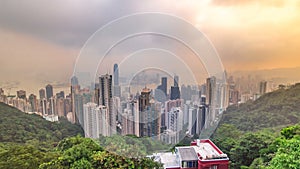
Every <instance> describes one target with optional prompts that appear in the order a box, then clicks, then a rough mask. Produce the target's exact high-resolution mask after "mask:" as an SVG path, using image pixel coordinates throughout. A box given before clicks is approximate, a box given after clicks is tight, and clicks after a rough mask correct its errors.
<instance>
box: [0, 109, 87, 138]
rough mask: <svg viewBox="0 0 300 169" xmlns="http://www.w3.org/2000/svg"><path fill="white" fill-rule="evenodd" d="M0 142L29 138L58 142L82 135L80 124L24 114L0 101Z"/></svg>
mask: <svg viewBox="0 0 300 169" xmlns="http://www.w3.org/2000/svg"><path fill="white" fill-rule="evenodd" d="M0 131H1V132H0V142H14V143H26V142H28V141H30V140H35V141H40V142H43V141H47V142H49V141H50V142H58V141H60V140H62V139H63V138H66V137H70V136H76V135H78V134H79V135H83V130H82V128H81V127H80V126H78V125H74V124H71V123H70V122H68V121H67V120H66V119H60V122H49V121H46V120H45V119H43V118H42V117H41V116H38V115H35V114H26V113H23V112H21V111H19V110H18V109H16V108H14V107H11V106H9V105H6V104H4V103H0Z"/></svg>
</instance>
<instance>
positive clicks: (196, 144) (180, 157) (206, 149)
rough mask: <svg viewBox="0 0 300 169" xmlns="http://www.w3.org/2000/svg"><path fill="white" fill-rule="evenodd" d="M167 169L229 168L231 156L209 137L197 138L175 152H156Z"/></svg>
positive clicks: (156, 159) (157, 157) (155, 155)
mask: <svg viewBox="0 0 300 169" xmlns="http://www.w3.org/2000/svg"><path fill="white" fill-rule="evenodd" d="M154 159H155V161H157V162H161V163H162V164H163V165H164V168H165V169H228V168H229V158H228V157H227V155H226V154H224V153H223V152H222V151H221V150H220V149H219V148H218V147H217V146H216V145H215V144H214V143H213V142H212V141H210V140H209V139H203V140H195V141H193V142H192V143H191V146H184V147H175V151H174V152H167V153H157V154H154Z"/></svg>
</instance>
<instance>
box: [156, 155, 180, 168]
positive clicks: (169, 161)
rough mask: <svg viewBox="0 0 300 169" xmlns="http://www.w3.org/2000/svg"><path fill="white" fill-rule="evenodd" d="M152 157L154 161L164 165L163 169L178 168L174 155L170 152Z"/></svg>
mask: <svg viewBox="0 0 300 169" xmlns="http://www.w3.org/2000/svg"><path fill="white" fill-rule="evenodd" d="M153 156H154V157H155V158H154V160H155V161H158V162H161V163H162V164H164V167H165V168H176V167H180V165H179V163H178V160H177V158H176V154H175V153H172V152H167V153H156V154H154V155H153Z"/></svg>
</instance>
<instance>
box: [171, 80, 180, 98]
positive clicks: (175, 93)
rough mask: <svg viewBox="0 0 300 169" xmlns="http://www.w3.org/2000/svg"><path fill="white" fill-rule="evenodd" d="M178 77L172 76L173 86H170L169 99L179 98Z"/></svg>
mask: <svg viewBox="0 0 300 169" xmlns="http://www.w3.org/2000/svg"><path fill="white" fill-rule="evenodd" d="M178 82H179V77H178V76H174V86H171V97H170V99H171V100H176V99H180V90H179V86H178Z"/></svg>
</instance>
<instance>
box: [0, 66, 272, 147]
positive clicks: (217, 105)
mask: <svg viewBox="0 0 300 169" xmlns="http://www.w3.org/2000/svg"><path fill="white" fill-rule="evenodd" d="M158 78H160V79H159V80H160V84H159V85H158V86H156V87H154V88H149V87H147V86H145V87H144V88H143V89H141V90H140V91H139V92H137V93H131V92H130V90H126V89H125V88H124V89H123V87H122V88H121V86H122V85H120V82H119V68H118V65H117V64H115V65H114V67H113V74H112V75H111V74H104V75H100V76H99V77H98V79H97V80H96V81H95V84H93V85H92V86H91V87H81V86H80V83H79V79H78V78H77V77H76V76H73V77H72V78H71V86H70V91H71V92H70V94H68V95H65V93H64V92H63V91H61V92H58V93H56V94H55V95H54V93H53V86H52V85H50V84H48V85H47V86H45V88H43V89H40V90H39V98H38V97H37V96H36V95H34V94H30V95H29V96H28V97H27V95H26V91H24V90H19V91H17V95H16V96H12V95H8V96H6V95H4V91H3V90H2V89H0V101H1V102H5V103H7V104H9V105H12V106H14V107H16V108H18V109H19V110H21V111H23V112H27V113H36V114H39V115H41V116H43V117H44V118H45V119H47V120H49V121H58V119H59V117H66V118H67V119H68V120H69V121H71V122H72V123H78V124H80V125H81V126H82V127H83V129H84V131H85V136H86V137H91V138H99V136H100V135H103V136H112V135H114V134H121V135H128V134H131V135H136V136H138V137H152V138H153V139H156V140H161V141H163V142H165V143H170V144H175V143H178V142H179V141H180V138H183V137H184V136H186V135H187V134H188V135H191V136H193V135H200V134H201V132H202V131H203V130H205V129H207V128H210V127H212V126H213V125H215V124H217V122H218V120H220V115H221V114H222V112H223V111H224V110H226V108H227V106H228V105H233V104H239V103H241V102H245V101H247V100H249V99H255V98H256V97H259V96H260V95H262V94H264V93H266V92H267V82H265V81H262V82H260V83H259V86H258V88H259V90H258V92H257V95H251V96H250V95H246V94H241V92H240V91H241V90H240V89H239V88H240V86H239V85H240V84H241V83H236V82H234V80H233V78H232V77H230V78H229V79H226V80H224V79H223V81H222V79H218V78H216V77H214V76H212V77H209V78H207V79H206V82H205V83H204V84H202V85H194V86H192V85H185V84H182V85H181V86H180V83H179V79H180V78H179V76H177V75H175V76H174V77H172V78H171V79H170V78H169V79H168V77H158ZM170 82H171V85H169V84H168V83H170ZM224 82H225V83H224ZM254 96H256V97H254Z"/></svg>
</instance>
